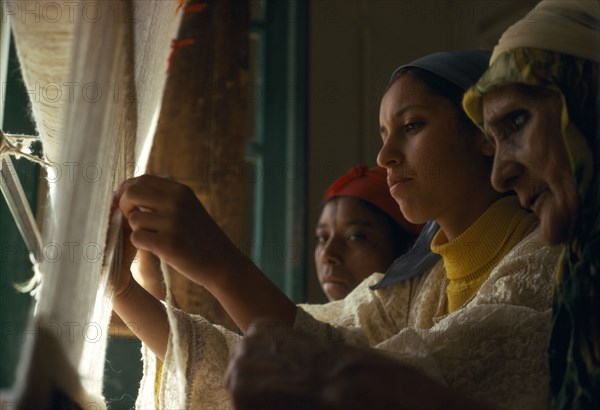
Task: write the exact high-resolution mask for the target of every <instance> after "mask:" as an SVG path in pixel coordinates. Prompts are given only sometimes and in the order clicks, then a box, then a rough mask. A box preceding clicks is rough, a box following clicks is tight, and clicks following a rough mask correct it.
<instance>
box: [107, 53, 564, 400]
mask: <svg viewBox="0 0 600 410" xmlns="http://www.w3.org/2000/svg"><path fill="white" fill-rule="evenodd" d="M488 55H489V54H488V53H485V52H482V51H469V52H460V53H436V54H433V55H430V56H427V57H424V58H422V59H419V60H416V61H414V62H413V63H411V64H408V65H406V66H402V67H400V68H399V69H398V70H396V71H395V72H394V75H393V76H392V79H391V81H390V84H389V86H388V89H387V91H386V93H385V95H384V97H383V99H382V102H381V108H380V125H381V127H380V131H381V136H382V140H383V147H382V149H381V151H380V153H379V156H378V162H379V164H380V165H381V166H383V167H385V168H386V169H387V171H388V183H389V184H390V187H391V188H390V192H391V194H392V196H393V197H394V198H395V199H396V201H397V203H398V204H399V206H400V209H401V210H402V212H403V214H404V215H405V217H406V218H407V219H408V220H409V221H411V222H413V223H424V222H426V221H429V220H435V221H436V222H437V223H438V224H439V225H440V230H439V231H438V233H437V234H436V235H435V237H434V238H433V240H432V241H431V250H432V251H433V252H435V253H437V254H439V255H441V261H440V262H438V263H437V264H435V266H434V267H433V268H432V269H430V270H428V271H427V272H425V273H424V274H423V275H421V276H417V277H413V278H411V279H409V280H406V281H404V282H402V283H400V284H397V285H396V286H392V287H382V286H377V283H378V282H379V281H380V280H381V279H382V277H383V275H382V274H380V273H375V274H373V275H371V276H370V277H369V278H367V279H366V280H365V281H363V282H362V283H361V284H360V285H359V286H358V287H357V288H356V289H355V290H354V291H353V292H352V293H350V295H348V296H347V297H346V298H345V299H344V300H341V301H338V302H332V303H329V304H326V305H319V306H316V305H315V306H311V305H301V306H299V307H297V306H296V305H294V304H293V303H292V302H291V301H289V300H288V299H287V298H286V297H285V296H284V295H283V294H282V293H281V292H280V291H279V290H278V289H277V288H276V287H275V286H274V285H273V284H272V283H271V282H270V281H268V279H267V278H266V277H265V276H264V275H263V274H262V273H261V272H260V271H259V270H258V268H256V266H254V265H253V264H252V262H251V261H250V260H249V259H247V258H246V257H245V256H244V255H243V254H242V253H241V252H240V251H239V250H238V249H236V248H235V246H234V245H233V244H232V243H231V242H230V241H229V240H228V239H227V237H226V236H225V235H224V234H223V232H222V231H221V230H220V229H219V228H218V227H217V226H216V224H215V223H214V222H213V221H212V219H211V218H210V217H209V215H208V214H207V213H206V211H205V210H204V209H203V207H202V205H201V204H200V203H199V202H198V201H197V199H196V198H195V196H194V195H193V193H192V192H191V191H190V190H189V189H187V188H186V187H185V186H183V185H181V184H178V183H176V182H173V181H169V180H165V179H162V178H156V177H151V176H143V177H140V178H135V179H132V180H129V181H127V182H125V183H124V184H123V186H122V187H121V189H120V190H119V192H118V193H117V197H116V199H117V201H118V205H119V208H120V209H121V211H122V212H123V214H124V216H125V218H126V220H127V222H128V225H129V226H130V227H131V229H132V234H131V236H130V237H131V242H132V243H133V244H134V245H135V246H136V247H138V248H139V249H142V250H146V251H150V252H152V253H154V254H156V255H157V256H159V257H160V258H161V259H162V260H163V261H165V262H166V263H168V264H169V265H171V266H173V267H174V268H176V269H177V270H178V271H180V272H182V273H183V274H185V275H186V276H188V277H190V278H191V279H193V280H194V281H196V282H198V283H200V284H202V285H203V286H205V287H206V288H207V289H208V290H209V291H211V293H212V294H213V295H214V296H215V297H216V298H217V299H218V300H219V301H220V302H221V304H222V305H223V306H224V307H225V309H226V310H227V311H228V313H229V314H230V316H231V317H232V318H233V319H234V320H235V321H236V323H237V324H238V326H239V327H240V329H242V331H244V332H246V331H247V329H248V327H249V326H250V324H251V323H252V322H253V321H256V320H257V319H258V318H267V319H270V320H276V321H279V322H282V323H285V324H288V325H293V326H294V328H295V329H298V330H301V331H304V332H305V333H308V334H309V335H310V336H311V337H313V338H314V339H315V340H316V341H318V340H321V341H331V340H343V341H345V342H346V343H349V344H353V345H358V346H373V347H376V348H378V349H381V350H382V351H384V352H388V353H390V354H391V355H393V356H394V357H396V358H399V359H401V360H402V361H403V362H405V363H410V364H412V365H415V366H416V367H418V368H419V369H421V370H422V371H424V372H426V373H428V374H429V375H430V376H432V377H435V378H437V379H438V380H443V381H444V382H445V383H447V384H448V385H449V386H451V387H453V388H456V389H459V390H460V391H463V392H465V393H467V394H471V395H473V396H474V397H478V398H481V399H484V400H487V401H488V402H490V403H495V404H496V405H499V404H502V405H508V406H511V405H514V406H519V405H521V406H523V405H526V404H527V405H531V404H532V403H533V405H534V406H535V405H536V404H537V403H540V402H543V400H544V399H545V393H544V392H545V390H544V386H545V383H546V377H547V373H546V369H545V366H544V360H545V355H544V349H543V346H545V345H546V343H547V341H548V334H549V326H550V325H549V312H550V300H551V289H550V278H551V276H552V273H553V267H554V265H555V263H556V256H557V253H556V251H555V250H554V249H552V248H548V247H544V246H543V245H542V244H541V243H540V240H539V235H538V232H537V230H536V229H535V227H536V224H537V222H536V219H535V217H534V216H533V215H532V214H531V213H529V212H527V211H525V210H524V209H522V208H521V207H520V206H519V204H518V200H517V199H516V197H514V196H511V195H508V196H507V195H504V194H499V193H498V192H496V191H494V190H493V188H492V186H491V184H490V180H489V178H490V171H491V166H492V157H491V155H492V153H493V146H492V145H490V144H489V143H488V141H487V140H486V139H485V138H484V135H483V133H482V132H481V131H480V130H479V129H478V128H477V127H475V126H474V125H473V124H472V123H471V122H470V121H469V120H468V118H467V117H466V116H465V114H464V112H463V111H462V109H461V107H460V101H461V98H462V94H463V92H464V90H465V89H467V88H468V87H469V86H471V85H472V84H473V83H474V82H475V81H476V80H477V79H478V78H479V76H480V75H481V73H482V72H483V71H484V69H485V67H486V66H487V59H488ZM128 272H129V268H128V266H125V267H124V272H123V275H122V276H123V279H122V280H121V282H120V283H119V284H118V286H117V289H116V300H115V310H116V311H117V313H119V315H120V316H121V317H122V318H123V319H124V321H125V322H126V323H135V324H136V326H135V329H133V330H134V331H135V332H136V333H137V334H138V336H139V337H140V338H141V339H142V340H143V341H144V342H145V343H146V345H147V346H148V347H149V348H150V349H151V350H152V352H154V354H155V355H156V356H157V357H158V358H159V359H160V360H164V367H163V369H162V372H161V374H160V375H158V376H159V377H158V380H159V382H160V383H159V386H160V390H159V391H158V392H155V391H154V386H155V375H154V374H153V373H152V371H153V369H154V365H153V363H152V360H153V355H147V364H146V369H147V371H146V376H145V379H144V381H143V385H142V388H141V394H140V399H139V404H140V405H144V404H145V405H149V403H152V404H155V405H158V406H161V407H162V406H165V405H168V403H169V401H170V400H177V398H178V397H179V398H181V395H183V396H184V397H185V404H186V406H193V405H196V404H209V403H221V402H223V401H226V400H228V396H227V393H226V391H225V390H224V386H223V373H224V371H225V369H226V366H227V364H228V361H229V355H230V348H232V347H233V346H234V345H235V344H236V343H237V342H238V341H239V336H238V335H235V334H233V333H230V332H228V331H226V330H224V329H222V328H219V327H216V326H212V325H211V324H210V323H208V322H207V321H205V320H204V319H203V318H201V317H198V316H191V315H187V314H185V313H183V312H179V311H175V319H174V321H175V322H176V323H177V324H178V325H177V329H181V331H174V332H171V333H170V328H169V322H168V321H167V314H166V312H165V309H164V307H163V305H162V304H161V303H160V302H158V301H157V300H156V299H154V298H153V297H152V296H151V295H150V294H148V293H147V292H145V291H144V289H142V288H141V287H140V286H139V285H138V284H137V283H136V282H135V281H133V280H131V276H130V275H129V274H128ZM370 286H375V287H376V288H377V289H376V290H371V289H370ZM177 349H179V350H180V352H183V354H181V355H180V356H178V359H177V360H175V356H174V351H175V350H177ZM178 360H179V366H183V369H185V370H184V371H183V372H181V371H179V372H178V371H177V366H178V364H177V361H178ZM490 363H494V368H493V369H490ZM515 375H516V376H515ZM509 376H510V377H509ZM482 379H483V381H482ZM316 384H317V385H318V383H316ZM179 388H181V389H182V390H178V389H179ZM155 393H157V394H158V402H153V400H154V398H155V396H154V394H155ZM315 394H318V392H316V393H315ZM146 397H150V399H146ZM144 400H149V401H144Z"/></svg>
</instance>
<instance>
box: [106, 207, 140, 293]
mask: <svg viewBox="0 0 600 410" xmlns="http://www.w3.org/2000/svg"><path fill="white" fill-rule="evenodd" d="M111 212H119V210H118V209H116V207H114V208H113V209H112V211H111ZM118 221H120V223H121V225H122V226H121V227H120V228H121V232H122V241H121V249H120V250H118V251H117V252H120V262H121V263H120V266H119V271H118V272H115V273H117V276H116V278H115V281H114V292H115V298H117V299H119V298H122V297H123V296H124V295H125V294H126V293H127V290H128V289H130V287H131V285H132V284H133V283H132V275H131V265H132V262H133V260H134V258H135V255H136V248H135V246H133V244H132V243H131V241H130V240H129V237H130V236H131V227H130V226H129V223H128V222H127V221H126V220H124V219H123V218H119V219H115V218H111V223H117V222H118Z"/></svg>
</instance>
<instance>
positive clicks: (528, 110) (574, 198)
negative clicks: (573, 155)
mask: <svg viewBox="0 0 600 410" xmlns="http://www.w3.org/2000/svg"><path fill="white" fill-rule="evenodd" d="M560 118H561V100H560V97H559V96H558V94H556V93H552V92H549V91H546V90H543V89H540V88H535V87H531V86H523V85H515V84H511V85H507V86H503V87H499V88H497V89H495V90H493V91H491V92H489V93H487V94H485V96H484V98H483V119H484V128H485V133H486V135H487V137H488V138H489V139H490V140H491V141H492V142H493V143H494V144H495V148H496V149H495V156H494V168H493V172H492V185H493V186H494V188H495V189H496V190H498V191H501V192H504V191H508V190H515V191H516V192H517V194H518V195H519V201H520V202H521V205H522V206H523V207H525V208H528V209H531V210H533V212H535V214H536V215H537V216H538V217H539V218H540V225H541V226H540V228H541V234H542V237H543V238H544V239H545V240H546V241H547V242H548V243H550V244H553V245H554V244H558V243H562V242H566V241H568V240H569V238H570V237H571V235H572V233H573V227H574V225H575V219H576V216H577V211H578V207H579V198H578V195H577V187H576V182H575V177H574V176H573V173H572V171H571V167H570V165H569V159H568V157H567V151H566V148H565V145H564V142H563V140H562V135H561V130H560Z"/></svg>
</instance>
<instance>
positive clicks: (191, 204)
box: [116, 175, 243, 289]
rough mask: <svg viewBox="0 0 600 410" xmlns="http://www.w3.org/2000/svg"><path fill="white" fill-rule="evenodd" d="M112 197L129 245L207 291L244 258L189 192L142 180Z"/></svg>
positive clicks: (154, 179) (135, 180)
mask: <svg viewBox="0 0 600 410" xmlns="http://www.w3.org/2000/svg"><path fill="white" fill-rule="evenodd" d="M116 196H117V200H118V202H119V208H120V209H121V211H122V212H123V215H124V216H125V218H126V219H127V221H128V222H129V225H130V226H131V229H132V234H131V236H130V238H131V242H132V243H133V244H134V245H135V246H136V247H137V248H138V249H140V250H142V251H148V252H151V253H153V254H154V255H156V256H158V257H159V258H160V259H163V260H164V261H166V262H167V263H168V264H169V265H171V266H172V267H173V268H175V269H176V270H177V271H179V272H181V273H182V274H184V275H186V276H188V277H189V278H190V279H192V280H194V281H195V282H197V283H199V284H201V285H204V286H206V287H207V288H209V289H210V286H211V285H212V284H213V283H214V282H216V281H218V280H219V279H220V278H221V276H222V275H223V274H224V273H226V272H230V271H233V270H235V264H236V263H239V261H240V260H241V259H242V256H243V254H242V253H241V252H240V251H239V250H238V249H237V248H236V247H235V245H234V244H233V243H232V242H231V241H230V240H229V238H227V236H226V235H225V233H224V232H223V231H222V230H221V228H220V227H219V226H218V225H217V224H216V223H215V221H214V220H213V219H212V218H211V216H210V215H209V214H208V212H207V211H206V209H205V208H204V207H203V206H202V204H201V203H200V201H199V200H198V199H197V198H196V195H195V194H194V192H193V191H192V190H191V189H190V188H189V187H187V186H185V185H183V184H180V183H178V182H175V181H173V180H169V179H165V178H161V177H156V176H151V175H143V176H141V177H137V178H132V179H129V180H127V181H125V182H124V183H123V184H122V185H121V187H120V188H119V190H118V191H117V194H116Z"/></svg>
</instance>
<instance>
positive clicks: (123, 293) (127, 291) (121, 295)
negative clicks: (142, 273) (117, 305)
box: [114, 276, 138, 302]
mask: <svg viewBox="0 0 600 410" xmlns="http://www.w3.org/2000/svg"><path fill="white" fill-rule="evenodd" d="M136 286H138V284H137V282H136V281H135V280H134V279H133V278H132V277H131V276H130V277H129V280H128V281H127V286H125V287H124V288H122V289H121V290H119V291H118V292H115V295H114V301H115V302H121V301H123V300H125V299H127V298H128V297H129V296H130V295H131V293H132V292H133V291H134V290H135V287H136Z"/></svg>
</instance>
